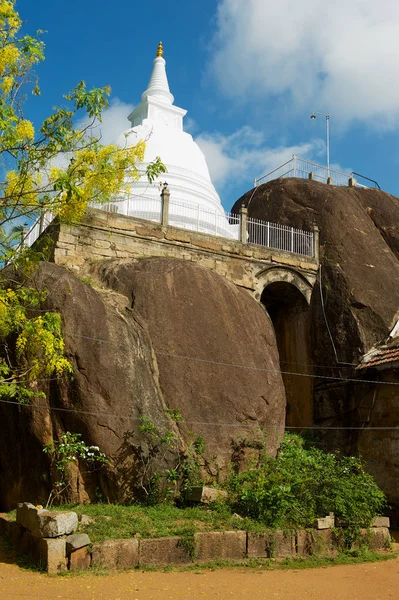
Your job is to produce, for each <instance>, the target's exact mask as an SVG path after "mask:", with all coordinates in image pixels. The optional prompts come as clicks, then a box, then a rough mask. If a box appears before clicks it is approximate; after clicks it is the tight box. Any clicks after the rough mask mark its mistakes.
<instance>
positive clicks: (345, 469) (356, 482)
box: [227, 434, 385, 528]
mask: <svg viewBox="0 0 399 600" xmlns="http://www.w3.org/2000/svg"><path fill="white" fill-rule="evenodd" d="M227 485H228V488H229V491H230V502H231V504H232V507H233V508H234V510H236V511H237V512H239V513H241V514H243V515H245V516H249V517H252V518H254V519H258V520H260V521H261V522H263V523H264V524H265V525H267V526H269V527H279V528H291V527H292V528H297V527H312V526H313V524H314V521H315V519H316V518H318V517H323V516H325V515H327V514H328V513H329V512H334V513H335V515H336V516H339V517H342V518H343V519H345V520H347V521H348V522H349V524H350V525H351V526H355V527H361V526H362V527H368V526H369V525H370V523H371V521H372V519H373V517H374V516H375V515H376V514H379V513H381V511H382V510H383V508H384V506H385V497H384V494H383V492H382V491H381V490H380V489H379V487H378V486H377V484H376V483H375V481H374V479H373V478H372V476H371V475H369V474H368V473H366V471H365V469H364V466H363V463H362V461H361V460H360V459H359V458H356V457H342V458H340V457H339V456H338V455H337V454H328V453H326V452H323V451H322V450H320V449H318V448H315V447H312V446H308V445H307V442H305V440H304V439H303V438H301V437H300V436H298V435H292V434H286V435H285V437H284V440H283V443H282V444H281V447H280V449H279V451H278V454H277V457H276V458H275V459H273V458H270V457H268V456H266V455H263V456H262V459H261V462H260V463H258V464H257V465H256V466H253V467H252V468H251V467H249V468H248V469H247V470H246V471H245V472H243V473H238V474H237V473H235V474H232V475H230V477H229V479H228V481H227Z"/></svg>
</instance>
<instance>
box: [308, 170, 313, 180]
mask: <svg viewBox="0 0 399 600" xmlns="http://www.w3.org/2000/svg"><path fill="white" fill-rule="evenodd" d="M308 179H310V180H311V181H313V179H314V173H313V171H311V172H310V173H308Z"/></svg>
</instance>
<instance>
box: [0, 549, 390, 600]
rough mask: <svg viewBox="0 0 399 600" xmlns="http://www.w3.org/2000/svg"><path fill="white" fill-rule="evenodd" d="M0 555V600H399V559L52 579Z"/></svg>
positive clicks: (132, 572) (133, 572)
mask: <svg viewBox="0 0 399 600" xmlns="http://www.w3.org/2000/svg"><path fill="white" fill-rule="evenodd" d="M7 560H9V557H8V555H6V554H3V555H1V554H0V598H1V600H14V599H15V600H20V599H21V600H31V599H32V600H33V599H36V600H37V599H38V598H40V600H55V599H57V598H61V599H68V600H96V599H101V600H125V599H127V600H161V599H162V600H169V599H173V600H183V599H184V600H186V599H188V600H197V599H198V600H200V599H203V598H212V599H213V598H237V599H240V600H241V599H243V600H247V599H248V600H257V599H263V598H265V599H266V598H267V599H268V600H289V599H290V600H388V599H390V598H392V599H396V600H397V599H398V598H399V558H396V559H394V560H390V561H387V562H379V563H367V564H363V565H346V566H335V567H328V568H322V569H305V570H298V571H297V570H292V571H264V570H260V569H259V570H258V569H257V570H251V571H249V570H243V569H239V568H237V569H231V570H230V569H229V570H227V569H226V570H217V571H199V572H197V573H195V572H182V573H162V572H141V571H130V572H124V573H120V574H115V575H107V576H93V575H84V576H77V577H74V578H70V577H48V576H46V575H43V574H39V573H33V572H30V571H26V570H23V569H20V568H19V567H17V566H15V565H13V564H10V563H8V562H7Z"/></svg>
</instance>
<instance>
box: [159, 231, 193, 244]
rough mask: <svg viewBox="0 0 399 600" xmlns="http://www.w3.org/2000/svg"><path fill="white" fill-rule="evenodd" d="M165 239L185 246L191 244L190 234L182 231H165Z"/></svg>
mask: <svg viewBox="0 0 399 600" xmlns="http://www.w3.org/2000/svg"><path fill="white" fill-rule="evenodd" d="M165 239H166V240H170V241H172V242H183V243H185V244H189V243H190V242H191V238H190V236H189V234H188V233H183V232H180V231H168V230H167V231H165Z"/></svg>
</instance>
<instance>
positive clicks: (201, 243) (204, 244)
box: [191, 238, 222, 252]
mask: <svg viewBox="0 0 399 600" xmlns="http://www.w3.org/2000/svg"><path fill="white" fill-rule="evenodd" d="M191 243H192V244H193V246H198V248H205V250H212V251H213V252H221V250H222V245H221V244H218V243H217V242H211V241H210V240H209V241H208V240H196V239H193V238H192V239H191Z"/></svg>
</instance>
